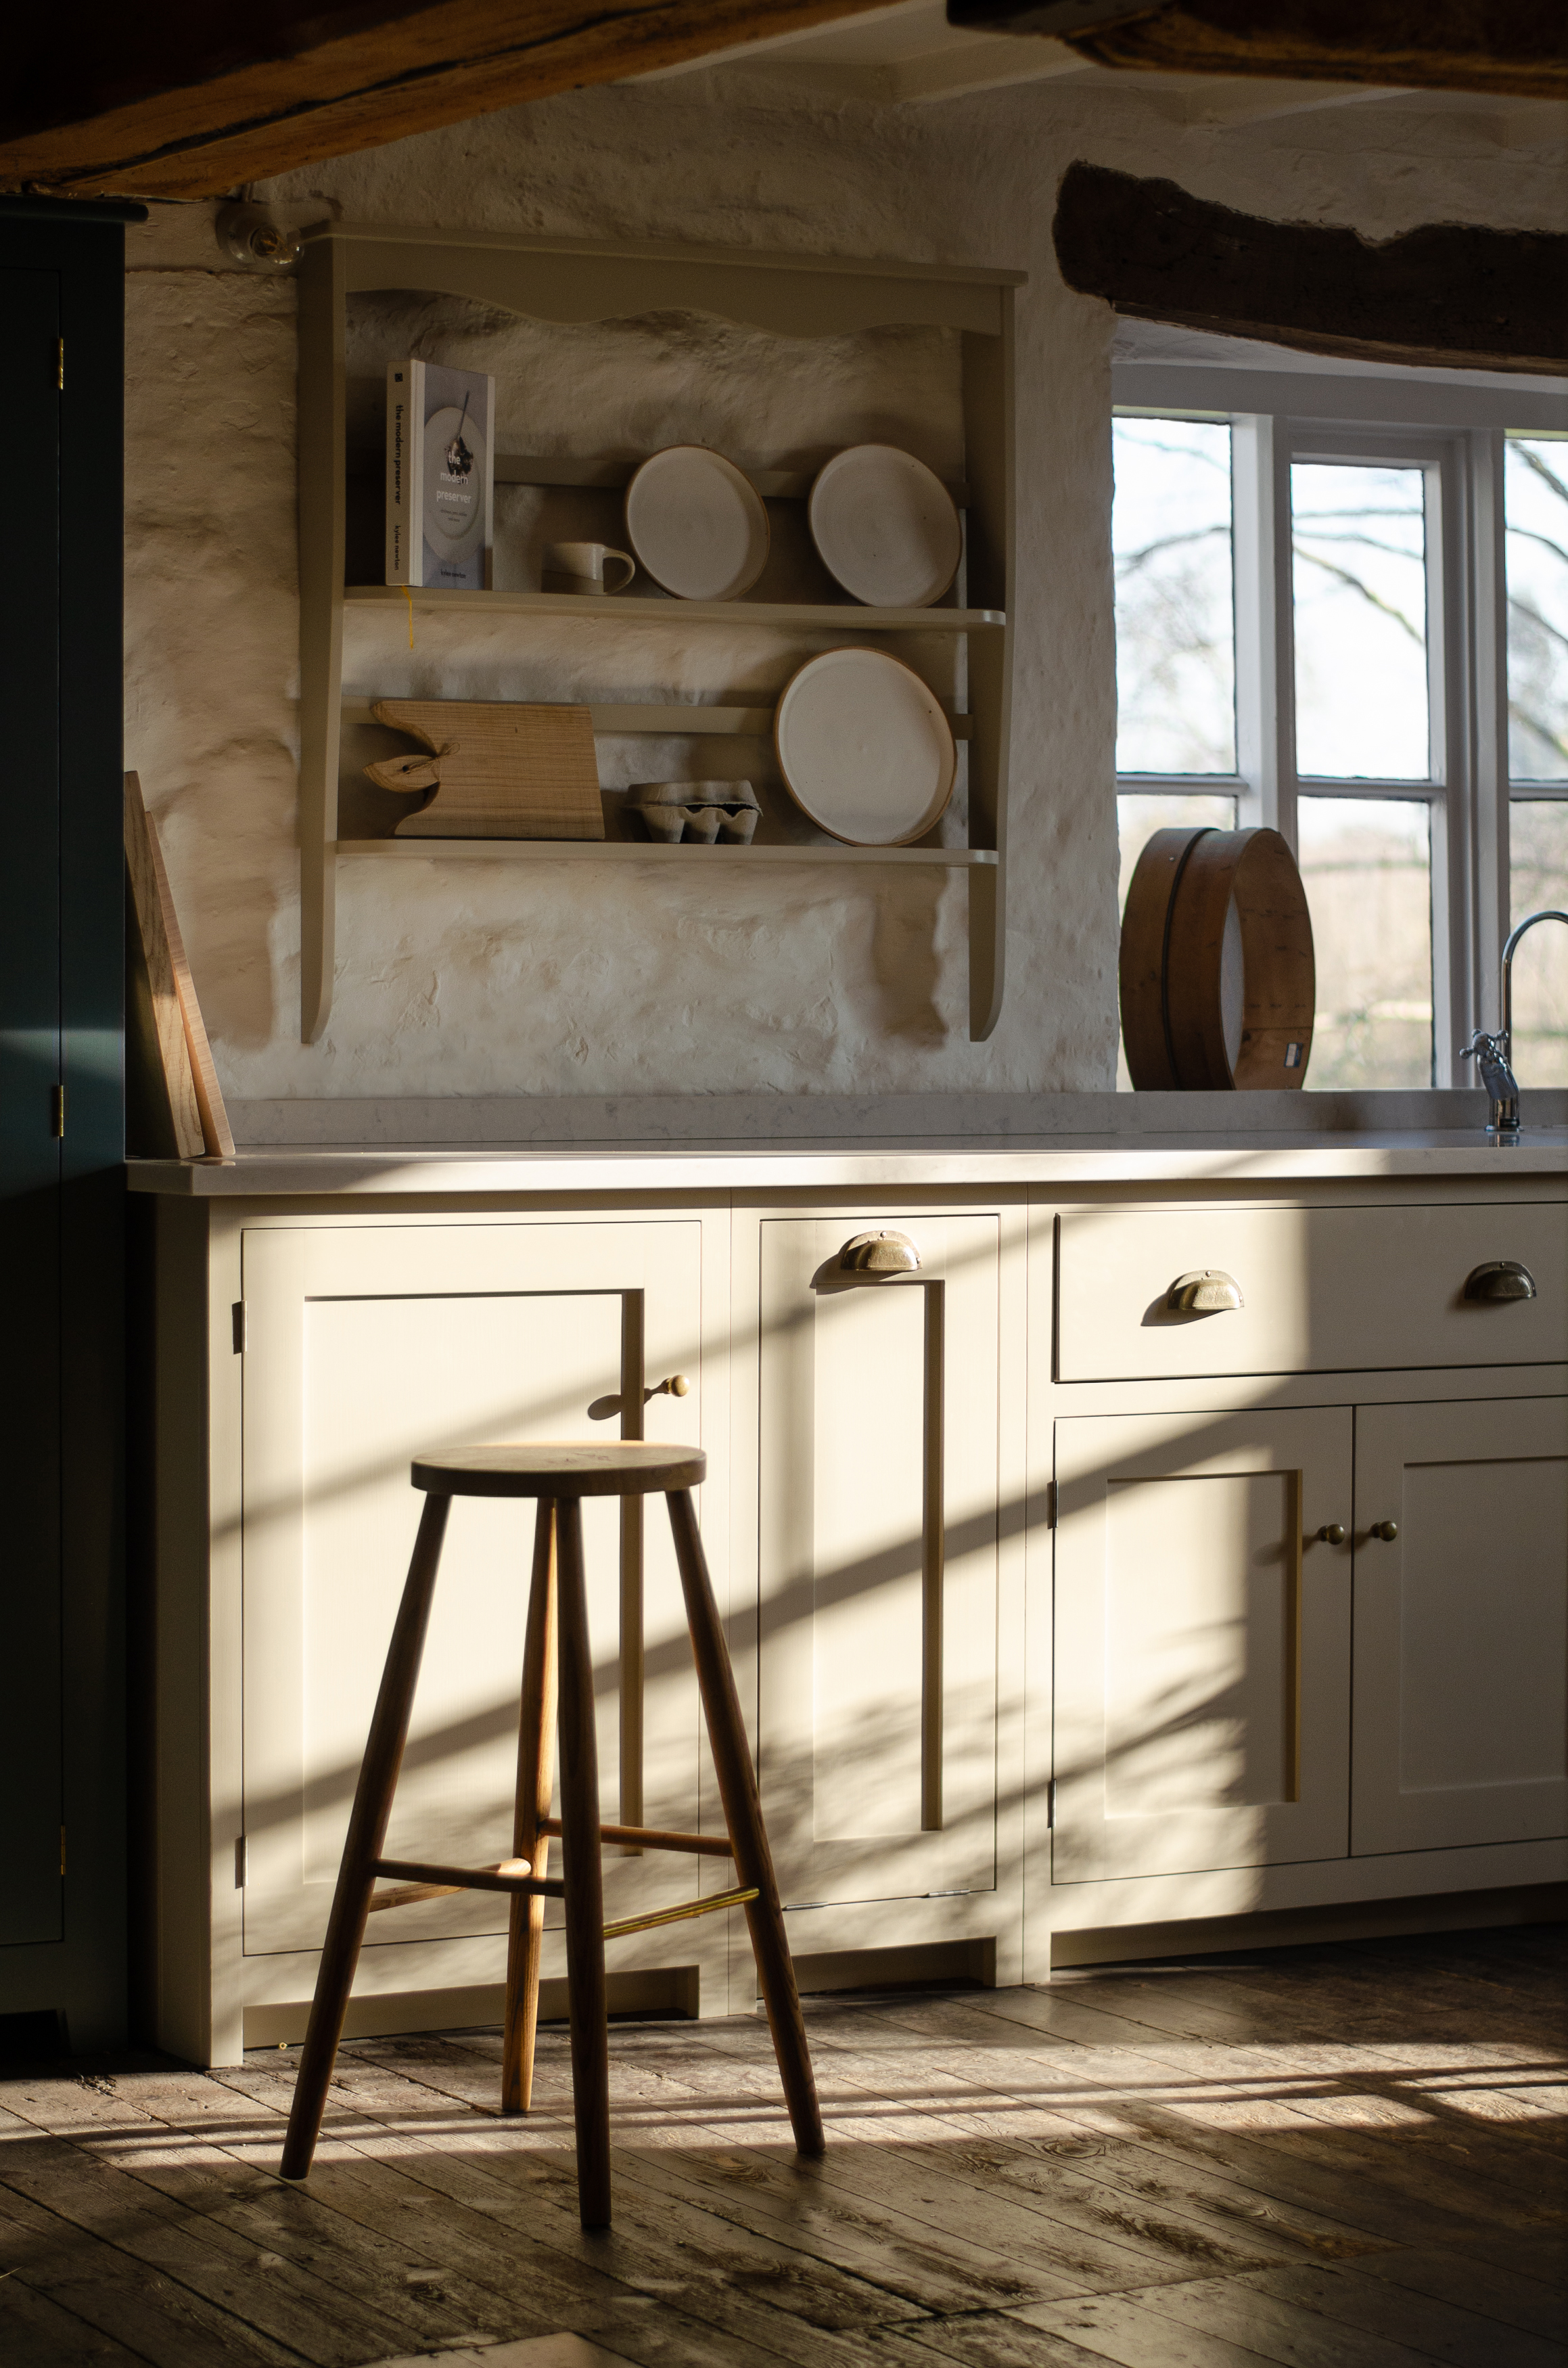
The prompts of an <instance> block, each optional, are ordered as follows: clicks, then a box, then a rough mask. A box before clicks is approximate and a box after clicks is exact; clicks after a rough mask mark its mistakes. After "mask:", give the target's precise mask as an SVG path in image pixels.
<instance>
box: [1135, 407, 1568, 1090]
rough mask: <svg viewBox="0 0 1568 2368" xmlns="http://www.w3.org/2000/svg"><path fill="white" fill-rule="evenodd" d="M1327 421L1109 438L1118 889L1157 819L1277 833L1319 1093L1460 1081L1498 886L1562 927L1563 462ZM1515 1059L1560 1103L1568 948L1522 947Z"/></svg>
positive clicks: (1417, 429) (1564, 942)
mask: <svg viewBox="0 0 1568 2368" xmlns="http://www.w3.org/2000/svg"><path fill="white" fill-rule="evenodd" d="M1320 383H1321V382H1320ZM1345 383H1346V384H1348V383H1349V382H1348V381H1346V382H1345ZM1367 407H1368V408H1369V409H1371V408H1375V407H1376V406H1375V405H1373V404H1368V406H1367ZM1317 408H1318V411H1319V414H1320V416H1318V417H1317V418H1315V419H1293V418H1291V417H1290V416H1288V415H1284V414H1281V413H1270V414H1267V415H1259V414H1256V413H1250V414H1249V413H1243V412H1239V411H1238V412H1233V413H1231V414H1229V416H1176V415H1175V414H1174V412H1173V414H1172V416H1157V415H1154V414H1153V413H1140V414H1123V415H1120V416H1118V417H1117V419H1116V422H1115V430H1114V438H1115V448H1114V457H1115V467H1116V496H1115V508H1114V531H1113V541H1114V546H1115V558H1116V581H1117V680H1118V696H1119V732H1118V744H1117V771H1118V777H1119V778H1118V787H1119V791H1120V801H1119V809H1120V818H1121V858H1122V860H1121V884H1122V893H1123V895H1124V896H1125V893H1126V888H1127V883H1128V881H1129V879H1130V878H1131V871H1132V868H1133V865H1134V864H1135V862H1136V860H1137V857H1138V854H1139V853H1140V851H1141V850H1142V847H1143V845H1144V843H1145V842H1146V841H1147V839H1148V837H1149V836H1150V834H1151V832H1152V831H1153V830H1154V829H1157V828H1159V827H1160V826H1161V825H1165V824H1167V823H1183V822H1185V823H1211V824H1214V825H1218V826H1219V827H1221V828H1231V827H1234V825H1235V824H1236V823H1237V822H1243V823H1256V822H1267V823H1271V824H1273V825H1275V826H1276V827H1278V829H1280V830H1281V831H1283V832H1284V834H1285V836H1286V837H1288V838H1289V839H1290V842H1291V844H1292V846H1293V847H1294V848H1295V850H1296V853H1297V858H1298V860H1299V862H1300V864H1301V873H1302V878H1303V881H1304V882H1305V885H1306V890H1307V897H1308V902H1309V904H1310V905H1311V908H1312V929H1313V939H1314V943H1315V947H1316V953H1317V970H1318V1019H1317V1026H1316V1030H1315V1032H1314V1037H1313V1045H1312V1064H1311V1072H1310V1075H1309V1076H1308V1079H1307V1083H1308V1084H1309V1085H1310V1086H1315V1087H1335V1086H1341V1087H1349V1086H1381V1087H1397V1086H1426V1085H1429V1084H1432V1083H1438V1084H1449V1083H1463V1082H1467V1081H1468V1074H1467V1073H1466V1072H1465V1071H1463V1070H1462V1069H1456V1067H1455V1064H1454V1056H1455V1053H1456V1051H1457V1046H1458V1043H1459V1042H1461V1041H1462V1040H1463V1038H1464V1037H1465V1036H1467V1035H1468V1033H1469V1031H1470V1030H1471V1028H1472V1027H1475V1026H1479V1025H1485V1026H1489V1027H1490V1026H1494V1025H1495V1022H1496V1019H1497V1013H1496V1008H1495V1004H1496V986H1495V964H1496V952H1497V945H1498V941H1499V939H1500V937H1501V935H1502V933H1503V932H1504V931H1506V928H1507V926H1508V921H1509V913H1508V911H1507V910H1506V909H1505V902H1504V898H1503V896H1502V893H1501V890H1499V891H1498V892H1497V894H1496V895H1495V896H1494V902H1493V908H1492V909H1490V910H1489V909H1488V905H1487V896H1486V893H1485V890H1484V886H1483V883H1484V882H1487V881H1489V880H1497V881H1506V882H1508V883H1509V887H1510V891H1511V909H1512V917H1513V918H1514V919H1516V920H1517V919H1518V918H1519V917H1521V916H1522V915H1523V914H1524V913H1526V912H1530V911H1537V910H1539V909H1540V907H1541V905H1546V904H1557V905H1568V439H1559V438H1558V437H1557V436H1556V435H1554V434H1552V435H1528V436H1527V435H1517V436H1515V435H1507V436H1505V435H1503V434H1502V433H1500V432H1498V431H1496V430H1482V429H1470V428H1460V429H1458V430H1457V431H1456V429H1455V428H1454V427H1453V426H1451V425H1443V424H1440V423H1439V422H1438V421H1437V419H1435V418H1431V417H1429V418H1428V419H1427V420H1426V422H1424V423H1421V422H1418V423H1417V424H1416V425H1415V426H1413V427H1408V428H1406V427H1391V426H1387V425H1384V426H1380V427H1354V426H1351V425H1349V424H1346V422H1347V419H1348V418H1349V417H1350V416H1353V415H1354V412H1355V409H1356V404H1355V400H1354V396H1353V395H1352V396H1351V397H1350V398H1349V399H1347V401H1346V419H1343V420H1342V419H1338V418H1324V416H1321V415H1322V413H1323V412H1324V404H1322V402H1321V401H1320V402H1319V404H1318V405H1317ZM1382 408H1383V410H1384V412H1385V414H1386V411H1387V409H1388V405H1387V404H1386V403H1384V404H1383V405H1382ZM1505 529H1506V534H1505ZM1505 541H1506V587H1505V576H1504V570H1503V568H1502V567H1500V566H1499V565H1498V564H1496V561H1495V557H1494V556H1493V557H1491V558H1490V559H1489V557H1488V554H1489V553H1491V554H1495V553H1496V552H1498V551H1499V550H1500V549H1501V548H1502V547H1503V545H1504V542H1505ZM1505 595H1506V731H1505V728H1504V723H1503V717H1504V698H1505V688H1504V684H1503V682H1502V680H1501V678H1500V677H1501V674H1502V671H1503V660H1502V651H1503V647H1504V643H1505V633H1504V622H1503V620H1504V602H1505ZM1489 669H1490V672H1489ZM1489 716H1493V717H1494V718H1495V728H1494V730H1493V731H1492V737H1491V742H1490V744H1489V743H1488V737H1487V734H1488V717H1489ZM1505 742H1506V746H1505ZM1489 834H1491V835H1492V836H1491V837H1490V840H1489ZM1538 947H1539V949H1540V950H1539V951H1538ZM1515 1039H1516V1048H1517V1052H1518V1054H1519V1066H1520V1074H1521V1077H1522V1079H1523V1081H1524V1082H1525V1083H1526V1084H1528V1085H1547V1084H1557V1083H1565V1082H1568V932H1558V931H1555V930H1551V931H1541V932H1539V933H1537V934H1536V935H1533V936H1532V937H1531V939H1529V940H1528V955H1527V954H1524V953H1522V954H1521V956H1520V960H1519V964H1518V969H1517V984H1516V1027H1515Z"/></svg>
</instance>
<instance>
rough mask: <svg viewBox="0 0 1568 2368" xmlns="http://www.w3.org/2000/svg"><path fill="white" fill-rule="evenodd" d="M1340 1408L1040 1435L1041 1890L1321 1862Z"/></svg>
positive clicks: (1343, 1785)
mask: <svg viewBox="0 0 1568 2368" xmlns="http://www.w3.org/2000/svg"><path fill="white" fill-rule="evenodd" d="M1350 1440H1351V1417H1350V1412H1349V1409H1348V1408H1337V1407H1332V1408H1314V1409H1312V1410H1309V1411H1305V1412H1301V1413H1277V1412H1272V1413H1258V1414H1201V1413H1192V1414H1158V1415H1128V1416H1117V1417H1097V1416H1096V1417H1082V1418H1077V1417H1070V1418H1067V1419H1063V1420H1062V1421H1060V1422H1058V1424H1057V1426H1056V1484H1057V1533H1056V1713H1055V1735H1054V1751H1055V1769H1056V1792H1055V1819H1054V1826H1053V1831H1052V1859H1051V1864H1052V1879H1053V1881H1055V1882H1057V1883H1083V1882H1091V1881H1095V1880H1097V1879H1099V1878H1102V1877H1106V1876H1133V1875H1147V1874H1180V1873H1196V1872H1199V1871H1207V1870H1209V1869H1211V1868H1217V1867H1236V1866H1268V1865H1276V1864H1278V1863H1280V1862H1282V1861H1290V1860H1301V1859H1323V1858H1339V1857H1343V1856H1344V1855H1345V1853H1346V1847H1347V1841H1348V1829H1347V1821H1348V1805H1349V1804H1348V1791H1349V1715H1350V1565H1351V1552H1350V1545H1349V1541H1348V1535H1347V1534H1346V1541H1345V1543H1341V1544H1337V1545H1336V1544H1333V1543H1328V1542H1326V1541H1324V1540H1322V1539H1320V1538H1319V1537H1318V1535H1317V1531H1319V1529H1320V1528H1324V1527H1329V1526H1332V1525H1341V1526H1343V1527H1344V1528H1345V1530H1346V1532H1348V1527H1349V1520H1350Z"/></svg>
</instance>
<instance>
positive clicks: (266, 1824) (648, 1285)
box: [241, 1218, 702, 1955]
mask: <svg viewBox="0 0 1568 2368" xmlns="http://www.w3.org/2000/svg"><path fill="white" fill-rule="evenodd" d="M699 1232H700V1228H699V1225H698V1224H696V1223H694V1222H693V1221H691V1220H689V1219H688V1220H685V1221H682V1220H680V1219H678V1218H675V1219H670V1220H668V1221H666V1222H665V1223H663V1224H659V1223H652V1224H650V1223H648V1222H645V1221H644V1222H637V1221H635V1220H632V1219H627V1220H624V1221H622V1222H620V1223H614V1222H610V1223H603V1222H601V1223H585V1224H570V1223H567V1222H564V1221H562V1222H558V1223H555V1224H489V1225H433V1224H423V1225H388V1226H374V1227H368V1228H360V1229H353V1230H346V1229H344V1228H342V1227H330V1226H312V1225H300V1226H290V1227H284V1228H277V1229H266V1230H259V1229H252V1230H250V1231H248V1232H247V1233H246V1234H245V1235H244V1244H243V1249H242V1288H243V1294H244V1328H245V1337H244V1498H243V1506H242V1516H241V1518H242V1522H243V1526H244V1795H243V1801H244V1838H245V1839H244V1936H245V1937H244V1945H245V1950H246V1953H247V1954H253V1955H254V1954H256V1953H262V1952H281V1951H295V1950H315V1949H317V1948H319V1947H320V1945H321V1942H322V1939H323V1936H324V1932H325V1929H326V1918H327V1911H328V1909H329V1907H330V1906H331V1903H332V1891H333V1884H334V1883H335V1879H336V1874H337V1864H338V1860H339V1858H340V1857H341V1855H342V1850H343V1841H344V1836H345V1833H346V1831H347V1823H348V1809H349V1804H350V1802H351V1800H352V1797H353V1788H354V1781H355V1778H356V1775H357V1773H358V1763H359V1758H360V1754H361V1753H362V1751H363V1749H364V1739H365V1736H366V1734H367V1733H368V1731H369V1723H370V1713H371V1710H372V1708H373V1706H374V1702H375V1692H376V1686H377V1683H378V1680H379V1679H380V1676H381V1661H382V1658H383V1655H384V1649H385V1643H386V1639H387V1638H388V1637H389V1636H390V1634H391V1633H392V1620H393V1617H394V1615H395V1613H396V1610H397V1604H398V1599H399V1596H400V1594H401V1592H402V1588H403V1575H404V1573H405V1572H406V1570H407V1567H408V1557H409V1554H410V1552H411V1550H412V1547H413V1543H414V1533H415V1529H416V1527H417V1524H418V1519H419V1512H420V1507H421V1502H422V1500H421V1499H420V1498H419V1497H418V1496H416V1495H415V1491H414V1490H413V1489H412V1488H411V1487H410V1486H409V1481H408V1466H409V1463H410V1460H411V1458H412V1457H413V1455H414V1454H415V1452H416V1451H417V1450H418V1449H419V1448H421V1447H430V1446H442V1445H447V1444H456V1443H457V1442H460V1441H461V1440H477V1439H551V1438H575V1437H581V1436H583V1435H584V1434H585V1433H590V1434H591V1432H592V1431H593V1429H595V1428H596V1427H597V1426H599V1425H603V1427H604V1428H605V1429H606V1430H607V1431H608V1434H609V1435H610V1436H612V1437H613V1436H617V1435H626V1436H631V1437H636V1436H638V1435H640V1434H642V1433H645V1434H646V1435H647V1436H650V1437H653V1438H659V1437H665V1438H675V1439H682V1438H686V1437H688V1436H694V1435H695V1436H698V1437H700V1435H701V1429H702V1397H701V1359H700V1354H699V1349H700V1338H699V1333H700V1304H701V1291H700V1263H699V1253H700V1245H699ZM675 1372H683V1373H685V1374H686V1376H687V1380H688V1382H689V1389H688V1392H687V1395H685V1396H684V1398H677V1397H676V1396H674V1395H671V1394H669V1393H667V1392H663V1393H661V1394H660V1395H657V1396H653V1397H650V1398H649V1399H648V1401H647V1403H646V1405H644V1404H643V1393H644V1391H645V1389H646V1387H647V1385H648V1383H649V1382H650V1381H653V1382H656V1381H658V1380H660V1379H662V1378H665V1377H667V1376H670V1375H673V1374H674V1373H675ZM628 1408H630V1409H631V1422H630V1424H629V1423H628V1422H627V1419H626V1410H627V1409H628ZM635 1510H636V1508H635V1507H634V1508H633V1513H634V1514H635ZM620 1515H621V1508H620V1506H619V1504H618V1503H617V1502H616V1501H615V1500H614V1499H611V1498H603V1499H599V1500H597V1501H594V1500H590V1501H589V1502H587V1503H585V1506H584V1508H583V1524H584V1539H585V1557H586V1562H587V1569H588V1578H589V1607H588V1611H589V1624H590V1631H591V1634H592V1637H593V1642H594V1647H595V1657H596V1661H597V1664H598V1666H599V1668H600V1669H601V1671H602V1673H603V1675H602V1681H601V1684H600V1686H599V1689H598V1696H597V1700H598V1710H599V1717H598V1728H599V1735H598V1746H599V1769H600V1782H601V1786H602V1788H603V1792H604V1795H605V1798H606V1801H607V1803H608V1804H613V1805H610V1806H607V1810H606V1815H607V1816H611V1817H612V1818H613V1817H614V1816H616V1815H618V1814H619V1816H620V1817H621V1818H622V1819H623V1820H624V1821H625V1822H628V1823H631V1824H639V1825H640V1824H642V1823H644V1822H646V1823H649V1824H653V1825H656V1826H667V1827H685V1826H690V1825H695V1823H696V1822H697V1818H698V1815H699V1804H698V1782H697V1723H696V1713H697V1703H696V1690H695V1683H694V1680H693V1679H692V1675H691V1670H690V1666H689V1656H687V1655H686V1654H685V1653H684V1651H683V1650H679V1649H677V1647H684V1644H685V1633H686V1632H685V1621H684V1617H683V1614H682V1611H681V1596H680V1583H679V1578H678V1576H677V1574H676V1568H675V1559H674V1554H673V1553H672V1551H671V1546H670V1540H669V1535H668V1528H667V1524H666V1523H665V1522H664V1521H662V1520H656V1519H655V1520H652V1521H648V1522H646V1524H645V1525H644V1524H643V1523H642V1522H639V1521H637V1520H635V1518H633V1520H630V1521H624V1522H623V1521H622V1520H621V1518H620ZM531 1530H532V1522H531V1518H530V1514H529V1510H528V1508H519V1507H517V1505H513V1504H507V1503H504V1502H500V1501H497V1502H494V1503H491V1502H488V1501H485V1500H483V1499H480V1498H472V1497H465V1498H460V1499H457V1500H456V1501H455V1502H454V1504H453V1507H452V1514H451V1520H450V1524H449V1532H448V1540H447V1545H446V1549H445V1552H444V1554H443V1558H442V1566H441V1582H440V1586H439V1588H438V1589H437V1597H436V1602H435V1607H434V1611H433V1612H432V1616H431V1622H430V1633H429V1637H428V1641H427V1643H426V1650H425V1660H424V1665H423V1668H422V1671H421V1676H420V1686H419V1694H418V1700H417V1703H416V1708H415V1719H414V1725H413V1727H412V1730H411V1733H410V1736H409V1745H408V1750H407V1753H406V1756H405V1759H404V1763H403V1776H402V1780H401V1782H400V1784H399V1787H398V1793H397V1799H396V1803H395V1805H394V1809H393V1816H392V1829H391V1833H390V1837H389V1844H388V1847H389V1852H390V1854H391V1855H392V1856H393V1857H396V1858H406V1859H450V1858H453V1857H455V1858H457V1859H458V1860H459V1861H472V1863H473V1864H475V1865H482V1864H483V1862H484V1861H486V1860H487V1859H488V1860H491V1861H494V1860H496V1859H500V1858H505V1857H506V1855H507V1853H508V1851H509V1850H510V1849H511V1824H512V1810H511V1801H512V1789H513V1783H514V1781H515V1774H516V1761H517V1685H518V1678H519V1674H520V1671H521V1668H522V1655H523V1618H524V1612H525V1610H526V1607H527V1597H528V1559H529V1554H530V1549H531ZM689 1873H690V1870H689V1869H688V1868H684V1867H683V1866H682V1864H681V1862H680V1861H679V1860H677V1859H671V1858H669V1857H667V1856H666V1857H662V1858H659V1857H652V1858H639V1859H636V1860H629V1859H626V1858H620V1859H611V1860H610V1861H608V1863H607V1868H606V1900H607V1907H608V1913H609V1914H610V1915H612V1916H625V1915H635V1914H638V1913H640V1912H641V1911H642V1910H643V1909H644V1908H649V1907H662V1906H665V1905H667V1904H668V1903H669V1902H670V1901H672V1900H675V1899H678V1898H680V1897H681V1896H683V1884H686V1883H687V1881H688V1878H689ZM505 1910H506V1902H505V1900H503V1899H500V1898H499V1897H498V1896H487V1895H486V1894H484V1893H483V1892H475V1893H472V1894H468V1895H466V1896H465V1895H460V1896H458V1897H456V1898H448V1899H433V1900H425V1901H421V1902H419V1903H418V1904H417V1905H415V1906H414V1907H406V1908H399V1909H396V1910H394V1911H392V1913H391V1914H388V1915H384V1916H381V1917H379V1918H376V1919H374V1920H373V1922H372V1923H371V1926H370V1930H369V1943H368V1946H369V1950H370V1951H372V1952H373V1951H374V1950H375V1949H376V1948H378V1947H381V1948H386V1947H388V1946H394V1945H399V1944H403V1945H406V1944H407V1943H408V1942H410V1941H414V1942H418V1941H429V1942H432V1943H434V1942H440V1941H447V1940H449V1939H455V1938H457V1937H459V1936H467V1935H472V1934H482V1933H489V1934H499V1933H501V1932H503V1931H504V1930H505V1929H506V1913H505ZM547 1921H553V1922H554V1923H555V1924H556V1925H559V1924H560V1922H561V1913H560V1910H559V1909H558V1908H557V1909H555V1910H554V1912H553V1916H552V1918H549V1919H547Z"/></svg>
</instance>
